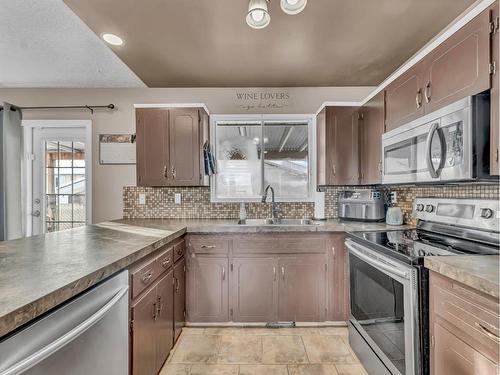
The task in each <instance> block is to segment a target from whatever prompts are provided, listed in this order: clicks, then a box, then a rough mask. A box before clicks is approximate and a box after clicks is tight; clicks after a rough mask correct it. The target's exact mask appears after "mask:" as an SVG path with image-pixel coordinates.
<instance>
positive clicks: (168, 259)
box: [161, 258, 170, 268]
mask: <svg viewBox="0 0 500 375" xmlns="http://www.w3.org/2000/svg"><path fill="white" fill-rule="evenodd" d="M169 263H170V258H167V259H165V260H164V261H163V262H161V265H162V266H163V268H166V267H167V266H168V264H169Z"/></svg>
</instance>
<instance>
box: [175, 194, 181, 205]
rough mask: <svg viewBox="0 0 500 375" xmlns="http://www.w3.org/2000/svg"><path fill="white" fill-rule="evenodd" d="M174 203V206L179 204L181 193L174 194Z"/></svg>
mask: <svg viewBox="0 0 500 375" xmlns="http://www.w3.org/2000/svg"><path fill="white" fill-rule="evenodd" d="M174 202H175V204H181V193H175V194H174Z"/></svg>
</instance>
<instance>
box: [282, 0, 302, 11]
mask: <svg viewBox="0 0 500 375" xmlns="http://www.w3.org/2000/svg"><path fill="white" fill-rule="evenodd" d="M306 4H307V0H281V9H282V10H283V12H285V13H286V14H298V13H300V12H302V11H303V10H304V8H305V7H306Z"/></svg>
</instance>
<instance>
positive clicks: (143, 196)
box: [139, 193, 146, 204]
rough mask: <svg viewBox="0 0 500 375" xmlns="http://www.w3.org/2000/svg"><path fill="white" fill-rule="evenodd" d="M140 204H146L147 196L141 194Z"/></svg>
mask: <svg viewBox="0 0 500 375" xmlns="http://www.w3.org/2000/svg"><path fill="white" fill-rule="evenodd" d="M139 204H146V194H144V193H139Z"/></svg>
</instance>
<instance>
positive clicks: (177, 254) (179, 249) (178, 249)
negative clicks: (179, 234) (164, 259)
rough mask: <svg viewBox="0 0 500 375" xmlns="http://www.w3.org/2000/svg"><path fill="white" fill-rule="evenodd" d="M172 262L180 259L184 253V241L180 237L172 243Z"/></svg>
mask: <svg viewBox="0 0 500 375" xmlns="http://www.w3.org/2000/svg"><path fill="white" fill-rule="evenodd" d="M173 252H174V263H175V262H177V261H178V260H179V259H181V258H182V257H183V256H184V254H185V253H186V241H184V239H182V240H181V241H178V242H176V243H175V244H174V250H173Z"/></svg>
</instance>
